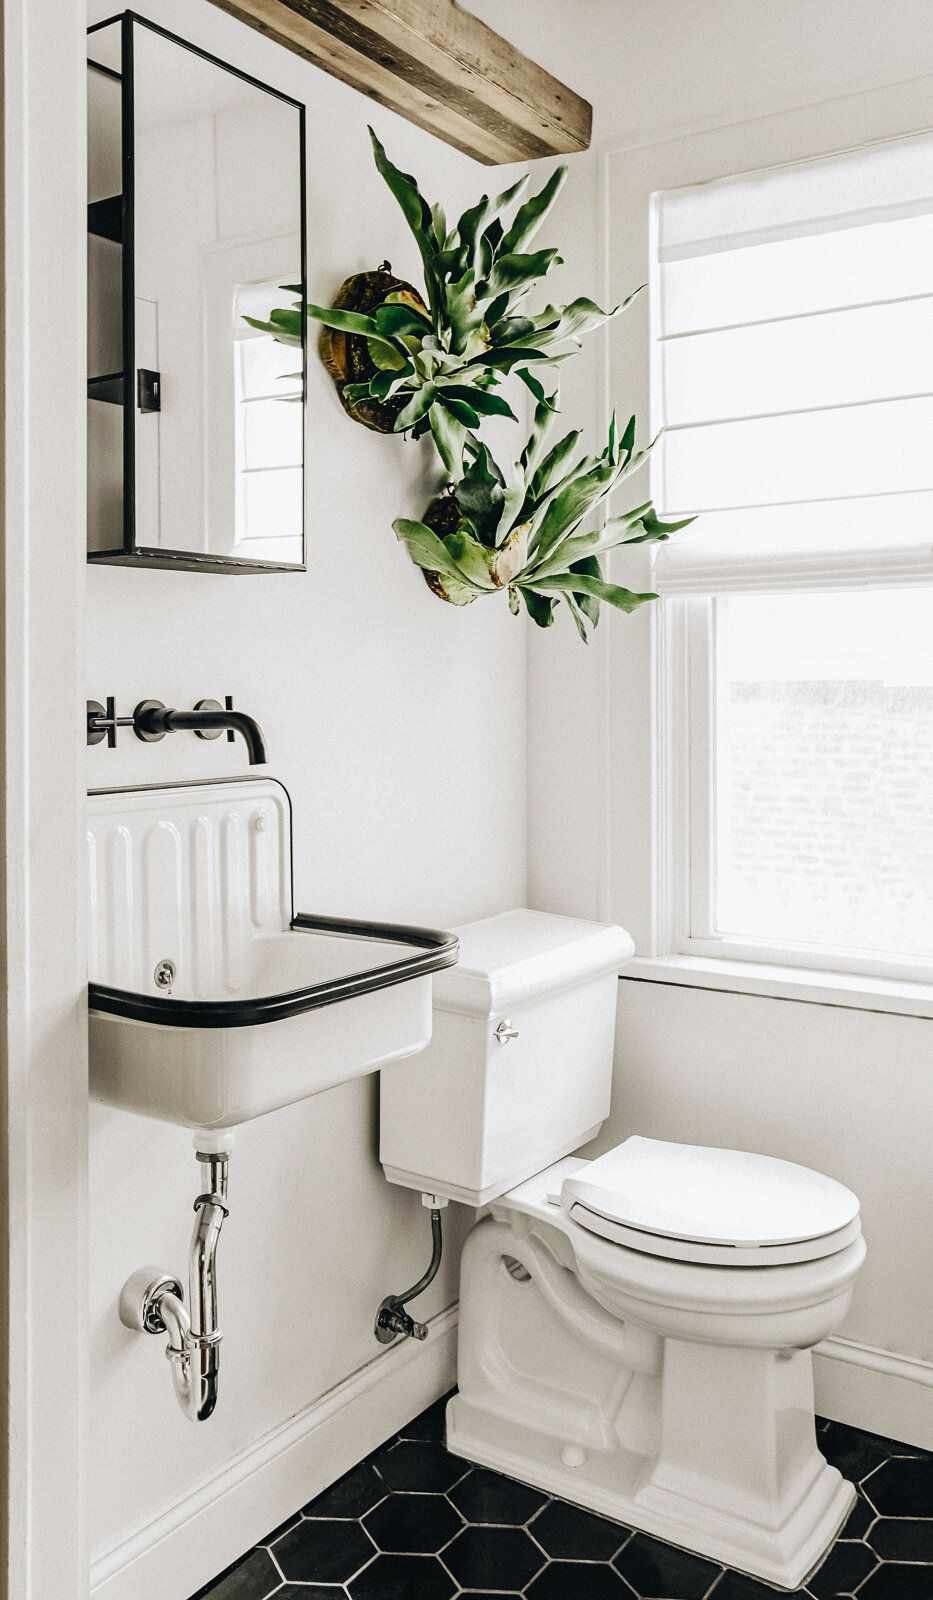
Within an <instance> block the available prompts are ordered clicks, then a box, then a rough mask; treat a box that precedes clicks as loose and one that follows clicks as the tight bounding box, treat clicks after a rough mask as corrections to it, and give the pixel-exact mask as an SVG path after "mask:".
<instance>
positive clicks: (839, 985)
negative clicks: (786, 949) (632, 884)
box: [620, 956, 933, 1018]
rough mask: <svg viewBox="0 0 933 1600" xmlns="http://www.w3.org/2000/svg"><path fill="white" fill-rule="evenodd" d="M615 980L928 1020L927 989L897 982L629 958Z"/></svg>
mask: <svg viewBox="0 0 933 1600" xmlns="http://www.w3.org/2000/svg"><path fill="white" fill-rule="evenodd" d="M620 976H621V977H622V978H623V979H630V980H635V981H636V982H640V983H645V982H648V983H672V984H678V985H681V986H686V987H687V988H693V989H719V990H721V991H723V992H724V993H727V994H760V995H767V996H770V997H771V998H772V999H775V1000H797V1001H801V1002H803V1003H804V1004H807V1005H820V1006H848V1007H850V1008H852V1009H855V1010H857V1011H883V1012H892V1013H895V1014H899V1015H901V1016H907V1017H927V1018H933V984H927V983H901V982H897V981H895V980H894V979H891V978H869V977H865V976H864V975H859V976H856V975H852V974H849V973H845V972H819V971H813V970H810V969H804V968H801V967H781V966H769V965H766V964H765V963H763V962H761V963H759V962H756V961H728V960H723V959H721V958H713V957H711V956H659V957H652V956H635V957H634V959H633V960H632V961H630V962H628V963H627V964H626V966H625V968H624V970H623V971H622V973H621V974H620Z"/></svg>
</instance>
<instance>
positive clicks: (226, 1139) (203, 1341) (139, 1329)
mask: <svg viewBox="0 0 933 1600" xmlns="http://www.w3.org/2000/svg"><path fill="white" fill-rule="evenodd" d="M208 1142H210V1143H211V1144H214V1145H217V1146H218V1148H216V1149H213V1150H211V1149H208V1150H204V1149H201V1148H196V1156H197V1160H198V1161H199V1162H200V1163H201V1189H202V1192H201V1193H200V1194H199V1195H198V1197H197V1199H196V1200H195V1202H194V1212H195V1220H194V1228H193V1230H192V1234H191V1247H190V1250H189V1255H188V1303H187V1305H186V1304H185V1294H184V1289H183V1288H182V1285H181V1282H180V1281H179V1279H178V1278H176V1277H175V1275H174V1274H173V1273H171V1272H166V1271H164V1270H163V1269H162V1268H159V1267H140V1268H139V1269H138V1270H137V1271H136V1272H134V1273H133V1274H132V1275H131V1277H129V1278H127V1280H126V1283H125V1284H124V1285H123V1289H122V1291H121V1294H120V1321H121V1322H122V1323H123V1326H124V1327H125V1328H131V1329H132V1330H133V1331H134V1332H136V1333H152V1334H168V1344H167V1346H166V1349H165V1354H166V1356H167V1357H168V1359H169V1362H170V1363H171V1367H172V1380H173V1382H174V1385H175V1394H176V1396H177V1398H178V1403H179V1405H180V1406H181V1408H182V1410H183V1411H184V1413H185V1416H186V1417H187V1418H188V1419H189V1421H191V1422H206V1421H207V1419H208V1417H210V1416H211V1415H212V1414H213V1411H214V1408H215V1407H216V1405H217V1391H218V1386H219V1382H220V1344H221V1339H222V1337H223V1335H222V1334H221V1331H220V1326H219V1323H218V1317H217V1244H218V1241H219V1239H220V1230H221V1228H222V1227H223V1225H224V1221H225V1219H226V1218H227V1216H228V1215H229V1212H228V1211H227V1204H226V1201H227V1169H228V1166H229V1161H230V1147H231V1144H232V1139H231V1137H230V1136H229V1135H222V1136H220V1138H218V1137H217V1136H216V1135H214V1136H212V1137H211V1139H210V1141H207V1140H198V1141H197V1144H198V1145H200V1144H202V1143H208Z"/></svg>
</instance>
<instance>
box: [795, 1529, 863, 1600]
mask: <svg viewBox="0 0 933 1600" xmlns="http://www.w3.org/2000/svg"><path fill="white" fill-rule="evenodd" d="M877 1565H878V1557H877V1556H876V1555H875V1552H874V1550H869V1548H868V1546H867V1544H860V1543H859V1542H858V1540H855V1539H845V1540H842V1539H840V1540H839V1542H838V1543H837V1544H834V1545H833V1548H832V1549H831V1550H830V1552H829V1555H828V1556H827V1557H826V1559H825V1561H824V1562H823V1563H822V1564H821V1565H820V1566H819V1567H818V1568H817V1570H816V1572H814V1573H813V1575H812V1576H811V1577H810V1578H808V1580H807V1588H808V1589H809V1591H810V1593H811V1594H812V1595H814V1596H815V1600H836V1597H837V1596H838V1595H848V1594H852V1592H853V1590H855V1589H857V1588H858V1586H859V1584H860V1583H862V1582H863V1580H864V1579H865V1578H867V1577H868V1574H869V1573H870V1572H873V1571H874V1569H875V1567H876V1566H877Z"/></svg>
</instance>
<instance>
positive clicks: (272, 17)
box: [214, 0, 593, 166]
mask: <svg viewBox="0 0 933 1600" xmlns="http://www.w3.org/2000/svg"><path fill="white" fill-rule="evenodd" d="M214 4H215V5H218V6H220V8H221V10H223V11H227V12H229V13H230V15H231V16H234V17H237V18H239V20H240V21H241V22H246V23H248V24H249V26H250V27H252V28H257V29H258V30H259V32H260V33H264V34H265V35H266V36H267V37H268V38H270V39H274V40H275V42H276V43H277V44H281V45H284V46H285V47H286V49H288V50H293V51H294V52H295V54H296V55H300V56H304V58H305V59H306V60H307V61H312V62H313V63H314V65H315V66H316V67H322V68H323V70H324V71H325V72H329V73H331V74H332V75H333V77H335V78H340V79H341V80H342V81H343V82H344V83H349V84H351V85H352V86H353V88H354V89H359V90H361V91H362V93H363V94H366V95H368V96H369V97H370V99H372V100H378V101H379V103H380V105H384V106H389V107H391V109H392V110H393V111H397V112H398V113H399V114H400V115H401V116H403V117H407V119H408V121H409V122H414V123H417V125H418V127H419V128H426V129H427V131H428V132H429V133H433V134H435V135H436V136H437V138H438V139H443V140H444V142H445V143H446V144H451V145H453V146H454V147H455V149H457V150H463V151H464V152H465V153H466V154H467V155H470V156H474V157H475V158H476V160H477V161H482V162H484V163H485V164H486V165H487V166H495V165H496V164H497V163H500V162H509V161H528V160H535V159H537V158H538V157H540V156H554V155H563V154H566V153H568V152H570V151H574V150H585V149H587V147H588V145H589V142H590V135H591V130H592V119H593V110H592V107H591V106H590V104H589V102H588V101H586V100H583V99H582V98H581V97H580V95H578V94H575V93H574V91H573V90H572V89H568V87H567V85H566V84H564V83H561V82H560V81H559V79H557V78H553V77H552V76H551V74H550V73H549V72H545V70H544V68H543V67H539V66H537V65H536V63H535V62H534V61H529V59H528V57H527V56H525V55H522V53H521V51H520V50H516V49H515V47H514V45H511V44H509V43H508V41H507V40H506V39H503V38H502V37H501V35H500V34H498V33H494V32H493V30H492V28H489V27H487V26H486V24H485V23H484V22H481V21H480V20H479V18H478V17H474V16H471V15H470V14H469V12H466V11H462V10H461V9H460V6H459V5H458V4H457V3H456V0H214Z"/></svg>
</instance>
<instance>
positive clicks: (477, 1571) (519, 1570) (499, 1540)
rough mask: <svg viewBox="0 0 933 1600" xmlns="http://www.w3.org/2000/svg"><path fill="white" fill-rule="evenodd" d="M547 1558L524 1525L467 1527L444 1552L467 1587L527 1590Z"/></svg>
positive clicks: (461, 1582)
mask: <svg viewBox="0 0 933 1600" xmlns="http://www.w3.org/2000/svg"><path fill="white" fill-rule="evenodd" d="M545 1559H546V1558H545V1556H544V1555H543V1554H542V1553H541V1551H540V1550H539V1549H538V1546H537V1545H536V1544H535V1543H534V1541H533V1540H532V1539H530V1538H529V1537H528V1535H527V1533H526V1532H525V1531H524V1529H523V1528H484V1527H469V1528H464V1529H463V1530H462V1532H461V1533H458V1534H457V1537H456V1539H455V1540H454V1541H453V1544H450V1545H448V1546H447V1549H446V1550H445V1551H444V1565H445V1567H447V1568H448V1570H449V1571H450V1572H452V1573H453V1575H454V1577H455V1578H456V1580H457V1582H458V1583H459V1584H460V1586H461V1588H463V1589H524V1587H525V1584H526V1583H528V1582H529V1580H530V1579H531V1578H533V1577H534V1575H535V1573H536V1572H537V1571H538V1570H539V1568H540V1567H543V1566H544V1562H545Z"/></svg>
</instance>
